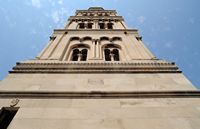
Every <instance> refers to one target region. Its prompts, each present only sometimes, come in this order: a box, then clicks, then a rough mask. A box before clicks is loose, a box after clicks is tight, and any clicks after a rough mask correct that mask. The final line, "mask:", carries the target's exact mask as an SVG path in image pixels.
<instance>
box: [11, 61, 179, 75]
mask: <svg viewBox="0 0 200 129" xmlns="http://www.w3.org/2000/svg"><path fill="white" fill-rule="evenodd" d="M9 72H10V73H181V71H180V70H179V69H178V67H177V66H176V65H175V64H174V63H173V62H165V61H156V60H155V61H138V62H67V61H60V62H59V61H48V60H46V61H42V60H35V61H34V60H33V61H27V62H19V63H17V65H16V66H15V67H14V68H13V70H11V71H9Z"/></svg>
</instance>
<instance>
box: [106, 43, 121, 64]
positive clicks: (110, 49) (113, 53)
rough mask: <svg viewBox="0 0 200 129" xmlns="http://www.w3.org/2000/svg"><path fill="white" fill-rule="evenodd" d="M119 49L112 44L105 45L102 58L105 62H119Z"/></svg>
mask: <svg viewBox="0 0 200 129" xmlns="http://www.w3.org/2000/svg"><path fill="white" fill-rule="evenodd" d="M119 51H120V47H118V46H115V45H114V44H107V45H106V46H105V47H104V58H105V61H120V54H119Z"/></svg>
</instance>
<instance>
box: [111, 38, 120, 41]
mask: <svg viewBox="0 0 200 129" xmlns="http://www.w3.org/2000/svg"><path fill="white" fill-rule="evenodd" d="M112 41H122V39H121V37H113V38H112Z"/></svg>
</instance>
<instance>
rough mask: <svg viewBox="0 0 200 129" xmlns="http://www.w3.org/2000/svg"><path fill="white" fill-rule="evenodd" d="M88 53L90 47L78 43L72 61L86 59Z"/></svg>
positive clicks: (73, 50)
mask: <svg viewBox="0 0 200 129" xmlns="http://www.w3.org/2000/svg"><path fill="white" fill-rule="evenodd" d="M87 55H88V47H86V46H85V45H78V46H77V47H75V48H73V49H72V56H71V61H86V60H87Z"/></svg>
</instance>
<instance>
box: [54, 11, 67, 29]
mask: <svg viewBox="0 0 200 129" xmlns="http://www.w3.org/2000/svg"><path fill="white" fill-rule="evenodd" d="M68 15H69V11H68V10H67V9H65V8H60V9H58V10H56V11H53V12H52V13H51V17H52V19H53V21H54V23H56V24H57V25H60V24H64V22H65V17H67V16H68Z"/></svg>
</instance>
